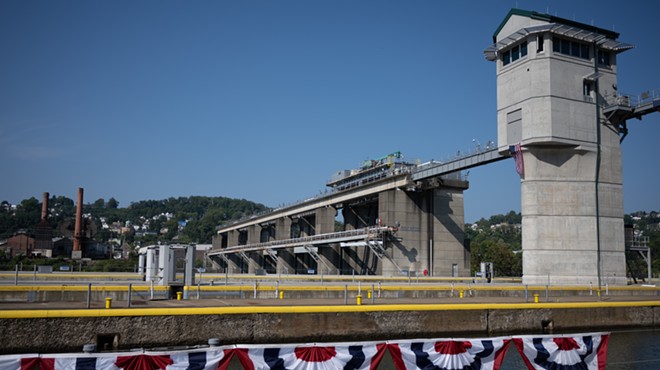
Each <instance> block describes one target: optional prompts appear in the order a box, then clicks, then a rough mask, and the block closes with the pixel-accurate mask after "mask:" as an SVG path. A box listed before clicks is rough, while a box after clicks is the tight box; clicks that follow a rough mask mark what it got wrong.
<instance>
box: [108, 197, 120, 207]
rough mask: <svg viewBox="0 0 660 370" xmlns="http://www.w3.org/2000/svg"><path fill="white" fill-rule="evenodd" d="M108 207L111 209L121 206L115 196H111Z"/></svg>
mask: <svg viewBox="0 0 660 370" xmlns="http://www.w3.org/2000/svg"><path fill="white" fill-rule="evenodd" d="M106 207H107V208H109V209H117V207H119V202H118V201H117V199H115V198H110V199H108V203H107V204H106Z"/></svg>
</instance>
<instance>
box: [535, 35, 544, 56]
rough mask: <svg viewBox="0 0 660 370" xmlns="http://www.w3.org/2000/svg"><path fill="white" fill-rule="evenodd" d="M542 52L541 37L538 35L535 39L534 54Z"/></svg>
mask: <svg viewBox="0 0 660 370" xmlns="http://www.w3.org/2000/svg"><path fill="white" fill-rule="evenodd" d="M542 51H543V35H538V37H537V38H536V52H537V53H540V52H542Z"/></svg>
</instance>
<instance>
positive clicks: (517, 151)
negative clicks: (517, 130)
mask: <svg viewBox="0 0 660 370" xmlns="http://www.w3.org/2000/svg"><path fill="white" fill-rule="evenodd" d="M509 152H510V153H511V155H512V156H513V160H514V161H515V162H516V172H518V175H520V178H524V177H525V162H524V160H523V154H522V148H521V147H520V143H518V144H516V145H510V146H509Z"/></svg>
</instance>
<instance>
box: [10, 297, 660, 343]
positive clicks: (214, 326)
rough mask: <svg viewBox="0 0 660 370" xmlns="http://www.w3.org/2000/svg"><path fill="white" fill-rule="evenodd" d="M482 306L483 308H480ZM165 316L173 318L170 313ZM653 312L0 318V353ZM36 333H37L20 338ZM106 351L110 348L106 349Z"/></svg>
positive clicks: (558, 326)
mask: <svg viewBox="0 0 660 370" xmlns="http://www.w3.org/2000/svg"><path fill="white" fill-rule="evenodd" d="M482 306H483V305H482ZM170 311H172V310H170ZM659 324H660V308H659V307H654V306H641V307H590V308H548V307H544V306H542V305H541V307H539V308H528V309H524V308H520V309H489V308H479V309H469V310H452V309H450V310H444V309H440V310H429V311H418V310H414V309H413V310H410V309H404V308H402V309H401V310H395V311H363V312H360V311H352V312H351V311H349V312H309V313H266V312H262V313H233V314H178V315H167V316H160V315H155V316H121V315H117V316H110V317H49V318H3V319H0V327H2V328H3V332H4V333H8V334H11V335H2V336H0V353H3V354H10V353H30V352H41V353H49V352H79V351H80V350H81V348H82V346H83V345H84V344H87V343H96V344H97V347H98V348H99V350H104V349H105V350H129V349H133V348H154V347H174V346H186V345H188V346H193V345H199V344H205V343H206V342H207V340H208V339H209V338H219V339H220V342H221V343H222V344H259V343H297V342H298V343H305V342H307V343H311V342H333V341H337V342H339V341H362V340H388V339H406V338H438V337H452V336H453V337H456V336H460V337H468V336H489V335H514V334H521V333H562V332H576V331H577V332H580V331H582V332H584V331H591V330H614V329H616V328H629V327H644V328H652V327H658V325H659ZM25 328H39V330H25ZM113 344H114V345H116V347H113Z"/></svg>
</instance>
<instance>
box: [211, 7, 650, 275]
mask: <svg viewBox="0 0 660 370" xmlns="http://www.w3.org/2000/svg"><path fill="white" fill-rule="evenodd" d="M618 37H619V34H618V33H616V32H613V31H609V30H605V29H602V28H598V27H595V26H591V25H587V24H583V23H578V22H575V21H571V20H567V19H564V18H559V17H556V16H551V15H547V14H541V13H537V12H532V11H524V10H519V9H512V10H511V11H510V12H509V14H508V15H507V16H506V17H505V19H504V20H503V21H502V22H501V24H500V25H499V27H497V29H496V30H495V33H494V35H493V42H494V44H493V45H492V46H490V47H488V48H487V49H486V50H485V51H484V54H485V57H486V59H487V60H490V61H493V62H495V63H496V73H497V122H498V142H497V144H490V143H489V144H488V145H486V146H485V147H484V148H483V149H481V148H479V150H478V151H477V152H475V153H471V154H470V155H467V156H460V157H457V158H456V159H454V160H451V161H449V162H445V163H440V162H429V163H426V164H423V165H415V164H411V163H405V162H403V161H401V160H400V159H401V155H400V153H398V152H397V153H392V154H391V155H388V156H386V157H383V158H380V159H378V160H375V161H370V162H368V163H365V165H363V166H362V168H360V169H358V170H353V171H340V172H338V173H337V174H336V175H335V177H334V178H333V180H332V181H330V182H328V184H327V185H328V186H329V187H330V188H331V189H332V191H331V192H330V193H328V194H326V195H322V196H319V197H314V198H312V199H308V200H307V201H304V202H301V203H298V204H295V205H292V206H288V207H283V208H279V209H275V210H273V211H271V212H269V213H267V214H262V215H255V216H253V217H251V218H249V219H244V220H241V221H239V222H236V223H234V224H231V225H222V226H219V227H218V228H217V230H216V231H217V235H215V237H214V240H213V250H212V251H211V252H210V253H209V256H211V257H212V258H214V259H215V260H216V261H218V262H219V263H220V264H221V265H222V266H223V267H225V268H226V269H227V270H228V271H229V272H231V273H252V274H254V273H257V274H259V273H310V274H376V275H385V276H392V275H402V274H404V275H405V274H408V275H414V274H425V275H426V274H428V275H430V276H446V277H465V276H469V275H470V251H469V242H466V241H465V237H464V233H463V227H464V216H463V192H464V191H465V190H466V189H467V188H468V185H469V184H468V182H467V181H466V179H465V178H464V176H463V172H462V171H463V170H467V169H469V168H471V167H476V166H480V165H484V164H488V163H491V162H494V161H498V160H501V159H506V158H509V157H511V156H513V157H514V158H515V161H516V169H517V171H518V172H519V174H520V176H521V213H522V230H523V235H522V247H523V248H522V252H523V283H524V284H559V285H577V284H596V285H597V286H598V287H600V286H602V285H604V284H610V285H620V284H626V283H627V277H626V255H625V252H626V247H625V242H624V224H623V180H622V164H621V141H622V140H623V139H624V138H625V136H626V135H627V133H628V128H627V123H626V121H627V120H628V119H631V118H641V117H642V116H643V115H646V114H649V113H652V112H657V111H659V110H660V96H657V95H655V94H654V95H652V96H646V98H643V99H640V100H638V101H633V100H632V99H631V97H629V96H625V95H621V94H619V93H618V91H617V55H618V54H619V53H621V52H624V51H626V50H628V49H630V48H632V45H630V44H627V43H623V42H620V41H618V40H617V39H618ZM338 215H340V216H341V221H339V222H338V223H337V224H340V225H341V226H340V227H336V226H335V224H336V221H337V220H338V218H337V216H338Z"/></svg>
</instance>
